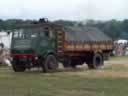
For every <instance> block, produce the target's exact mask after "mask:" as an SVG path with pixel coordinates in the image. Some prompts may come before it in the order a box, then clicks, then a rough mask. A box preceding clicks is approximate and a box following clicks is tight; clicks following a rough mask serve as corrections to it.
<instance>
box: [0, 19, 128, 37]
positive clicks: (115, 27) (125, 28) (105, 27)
mask: <svg viewBox="0 0 128 96" xmlns="http://www.w3.org/2000/svg"><path fill="white" fill-rule="evenodd" d="M33 22H37V21H36V20H22V19H8V20H2V19H0V30H12V29H15V28H16V26H17V25H19V24H31V23H33ZM53 22H54V23H56V24H61V25H64V26H89V27H96V28H98V29H100V30H101V31H102V32H104V33H105V34H107V35H108V36H110V37H111V38H113V39H118V38H120V37H121V36H122V34H123V35H125V34H128V19H125V20H122V21H118V20H109V21H99V20H85V21H66V20H57V21H53Z"/></svg>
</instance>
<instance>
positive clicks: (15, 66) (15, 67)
mask: <svg viewBox="0 0 128 96" xmlns="http://www.w3.org/2000/svg"><path fill="white" fill-rule="evenodd" d="M12 68H13V70H14V71H15V72H24V71H25V69H26V68H25V65H24V64H22V63H21V62H19V61H15V62H12Z"/></svg>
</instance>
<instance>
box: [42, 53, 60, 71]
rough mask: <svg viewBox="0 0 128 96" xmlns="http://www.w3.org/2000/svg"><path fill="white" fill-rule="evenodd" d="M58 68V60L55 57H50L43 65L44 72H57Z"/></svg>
mask: <svg viewBox="0 0 128 96" xmlns="http://www.w3.org/2000/svg"><path fill="white" fill-rule="evenodd" d="M57 68H58V63H57V59H56V57H55V56H54V55H48V56H47V57H46V58H45V60H44V63H43V72H44V73H48V72H55V71H56V70H57Z"/></svg>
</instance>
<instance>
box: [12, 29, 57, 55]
mask: <svg viewBox="0 0 128 96" xmlns="http://www.w3.org/2000/svg"><path fill="white" fill-rule="evenodd" d="M37 29H40V28H37ZM34 30H35V29H34V28H26V29H18V30H16V31H15V32H14V33H13V36H12V44H11V50H12V53H13V52H15V53H17V52H18V53H25V54H26V53H27V52H31V53H34V54H36V55H44V54H45V53H46V52H48V51H56V49H57V48H56V46H57V43H56V38H55V37H56V34H55V32H54V33H53V34H54V35H55V36H54V37H53V38H50V37H47V36H45V35H43V36H41V34H43V28H42V29H40V30H35V31H34ZM20 33H22V35H23V36H20V35H21V34H20ZM17 34H18V35H17ZM32 34H34V35H32ZM35 34H36V35H35ZM30 50H31V51H30Z"/></svg>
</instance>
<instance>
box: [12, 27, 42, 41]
mask: <svg viewBox="0 0 128 96" xmlns="http://www.w3.org/2000/svg"><path fill="white" fill-rule="evenodd" d="M38 36H44V32H43V29H41V28H31V29H18V30H16V31H15V32H14V33H13V38H22V39H25V38H37V37H38Z"/></svg>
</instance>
